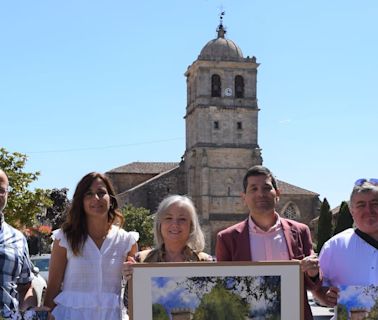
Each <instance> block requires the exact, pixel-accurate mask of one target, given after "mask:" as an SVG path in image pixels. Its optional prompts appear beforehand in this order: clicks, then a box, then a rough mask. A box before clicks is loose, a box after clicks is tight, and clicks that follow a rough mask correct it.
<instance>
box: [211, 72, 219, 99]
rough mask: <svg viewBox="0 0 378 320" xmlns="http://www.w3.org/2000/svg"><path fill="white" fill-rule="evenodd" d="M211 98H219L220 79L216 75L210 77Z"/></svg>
mask: <svg viewBox="0 0 378 320" xmlns="http://www.w3.org/2000/svg"><path fill="white" fill-rule="evenodd" d="M211 96H212V97H220V96H221V78H220V76H219V75H217V74H213V75H212V77H211Z"/></svg>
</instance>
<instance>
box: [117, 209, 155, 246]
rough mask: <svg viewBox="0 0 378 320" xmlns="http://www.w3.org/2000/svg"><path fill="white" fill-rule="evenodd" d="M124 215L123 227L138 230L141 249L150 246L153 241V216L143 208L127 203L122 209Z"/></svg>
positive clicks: (128, 229)
mask: <svg viewBox="0 0 378 320" xmlns="http://www.w3.org/2000/svg"><path fill="white" fill-rule="evenodd" d="M122 213H123V216H124V217H125V225H124V229H125V230H127V231H137V232H139V241H138V244H139V247H140V248H141V249H143V248H146V247H152V246H153V243H154V233H153V220H154V219H153V216H152V215H151V214H150V211H149V210H147V209H145V208H135V207H133V206H132V205H127V206H126V207H124V208H123V209H122Z"/></svg>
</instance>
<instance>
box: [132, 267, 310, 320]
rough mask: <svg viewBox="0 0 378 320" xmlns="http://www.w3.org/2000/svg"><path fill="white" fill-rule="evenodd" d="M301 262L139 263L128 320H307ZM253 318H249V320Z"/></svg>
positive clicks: (134, 271)
mask: <svg viewBox="0 0 378 320" xmlns="http://www.w3.org/2000/svg"><path fill="white" fill-rule="evenodd" d="M303 295H304V286H303V273H302V272H301V269H300V264H299V261H277V262H236V261H235V262H213V263H212V262H197V263H140V264H135V265H134V266H133V276H132V279H131V281H130V283H129V292H128V296H129V317H130V320H141V319H143V320H156V319H170V320H178V319H180V320H186V319H188V320H189V319H193V318H196V319H206V316H205V314H206V312H211V313H212V316H213V317H214V314H216V313H217V312H221V313H222V312H223V313H226V312H227V314H229V316H230V319H231V318H233V319H260V318H259V317H261V319H272V320H278V319H280V320H303V319H304V309H303ZM248 317H250V318H248Z"/></svg>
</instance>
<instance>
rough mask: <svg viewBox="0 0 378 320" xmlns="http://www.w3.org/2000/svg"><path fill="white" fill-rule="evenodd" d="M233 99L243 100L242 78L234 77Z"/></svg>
mask: <svg viewBox="0 0 378 320" xmlns="http://www.w3.org/2000/svg"><path fill="white" fill-rule="evenodd" d="M235 97H236V98H244V79H243V77H242V76H236V77H235Z"/></svg>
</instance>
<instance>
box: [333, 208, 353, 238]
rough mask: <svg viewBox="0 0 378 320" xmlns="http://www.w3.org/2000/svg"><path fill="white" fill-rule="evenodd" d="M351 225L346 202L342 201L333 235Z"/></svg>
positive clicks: (351, 221)
mask: <svg viewBox="0 0 378 320" xmlns="http://www.w3.org/2000/svg"><path fill="white" fill-rule="evenodd" d="M352 227H353V218H352V215H351V214H350V211H349V206H348V203H347V202H345V201H343V202H341V204H340V210H339V214H338V218H337V223H336V227H335V231H334V232H333V235H335V234H338V233H340V232H341V231H344V230H346V229H348V228H352Z"/></svg>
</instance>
